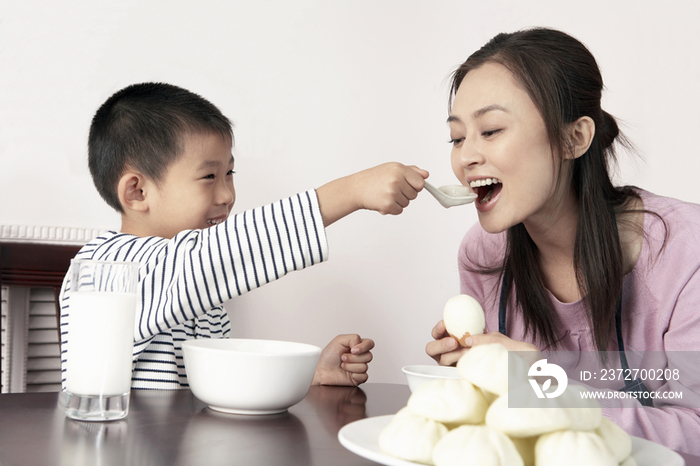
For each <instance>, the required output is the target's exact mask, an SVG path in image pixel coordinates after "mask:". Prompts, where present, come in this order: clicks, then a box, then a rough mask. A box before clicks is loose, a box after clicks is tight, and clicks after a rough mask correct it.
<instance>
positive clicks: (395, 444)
mask: <svg viewBox="0 0 700 466" xmlns="http://www.w3.org/2000/svg"><path fill="white" fill-rule="evenodd" d="M446 433H447V427H445V426H444V425H442V424H440V423H439V422H435V421H433V420H430V419H427V418H425V417H422V416H416V415H414V414H411V413H410V412H409V411H408V409H407V408H403V409H401V410H400V411H399V412H398V413H396V415H395V416H394V418H393V419H392V420H391V422H390V423H389V425H387V426H386V427H385V428H384V429H382V431H381V433H380V434H379V448H381V449H382V450H383V451H384V452H386V453H388V454H389V455H392V456H395V457H397V458H401V459H403V460H406V461H414V462H417V463H423V464H429V465H432V464H433V461H432V455H433V448H434V447H435V445H436V444H437V442H438V441H439V440H440V439H441V438H442V437H443V436H444V435H445V434H446Z"/></svg>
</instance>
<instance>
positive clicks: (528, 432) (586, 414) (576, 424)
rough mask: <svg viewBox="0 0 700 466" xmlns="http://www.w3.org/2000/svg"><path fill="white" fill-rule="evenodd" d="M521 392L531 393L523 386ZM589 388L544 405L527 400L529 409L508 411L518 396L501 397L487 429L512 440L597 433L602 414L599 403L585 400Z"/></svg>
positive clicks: (572, 389)
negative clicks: (568, 432)
mask: <svg viewBox="0 0 700 466" xmlns="http://www.w3.org/2000/svg"><path fill="white" fill-rule="evenodd" d="M519 390H526V391H527V390H530V387H528V386H525V385H521V386H520V387H519ZM582 391H585V388H583V387H581V386H578V385H569V386H568V387H567V389H566V391H565V392H564V393H562V394H561V395H560V396H559V397H558V398H551V399H548V400H547V401H546V404H540V401H539V400H538V398H535V397H534V396H527V397H526V398H525V399H524V403H525V405H524V406H522V407H518V408H512V407H511V408H509V407H508V397H509V396H515V394H514V392H509V393H507V394H505V395H501V396H500V397H498V399H496V401H494V402H493V403H492V404H491V406H489V409H488V411H487V412H486V425H487V426H489V427H493V428H494V429H497V430H499V431H501V432H503V433H505V434H506V435H508V436H510V437H532V436H535V435H540V434H545V433H548V432H553V431H555V430H566V429H568V430H595V429H597V428H598V427H599V426H600V423H601V420H602V417H603V415H602V412H601V410H600V406H599V405H598V403H597V401H596V400H593V399H587V398H583V397H582V396H581V392H582Z"/></svg>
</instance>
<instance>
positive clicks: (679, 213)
mask: <svg viewBox="0 0 700 466" xmlns="http://www.w3.org/2000/svg"><path fill="white" fill-rule="evenodd" d="M639 194H640V197H641V199H642V201H643V202H644V210H645V212H646V215H645V221H644V237H645V240H646V241H647V242H648V245H649V253H650V254H652V256H653V257H657V256H658V254H661V255H662V257H666V258H668V259H671V261H670V262H672V263H675V267H680V264H681V263H686V264H688V265H691V263H693V264H696V263H698V261H700V205H698V204H695V203H692V202H686V201H681V200H679V199H674V198H671V197H665V196H659V195H657V194H652V193H650V192H648V191H641V190H640V191H639Z"/></svg>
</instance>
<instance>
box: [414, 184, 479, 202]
mask: <svg viewBox="0 0 700 466" xmlns="http://www.w3.org/2000/svg"><path fill="white" fill-rule="evenodd" d="M425 189H427V190H428V192H429V193H430V194H432V195H433V197H434V198H435V199H437V201H438V202H439V203H440V204H441V205H442V206H443V207H444V208H446V209H448V208H450V207H453V206H456V205H463V204H469V203H470V202H474V200H475V199H476V198H477V197H479V196H477V195H476V194H474V193H473V192H472V191H471V189H469V188H467V187H466V186H462V185H459V184H448V185H445V186H440V187H439V188H436V187H435V186H433V185H432V184H430V183H428V182H427V181H426V182H425Z"/></svg>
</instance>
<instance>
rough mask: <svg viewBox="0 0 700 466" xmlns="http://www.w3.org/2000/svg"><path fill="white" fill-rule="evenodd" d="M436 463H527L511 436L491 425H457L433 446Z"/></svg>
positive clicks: (509, 465)
mask: <svg viewBox="0 0 700 466" xmlns="http://www.w3.org/2000/svg"><path fill="white" fill-rule="evenodd" d="M433 462H434V463H435V466H462V465H464V466H467V465H477V464H478V465H480V466H523V460H522V458H521V457H520V454H518V451H517V450H516V448H515V445H513V442H512V441H511V439H509V438H508V437H507V436H506V435H504V434H503V433H501V432H498V431H497V430H494V429H491V428H490V427H487V426H483V425H481V426H469V425H464V426H460V427H457V428H456V429H454V430H451V431H450V432H448V433H447V434H446V435H445V436H444V437H443V438H442V439H441V440H440V441H439V442H438V443H437V445H435V449H434V450H433Z"/></svg>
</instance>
